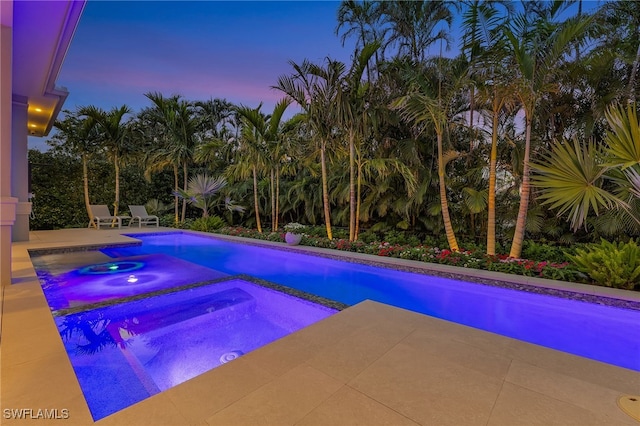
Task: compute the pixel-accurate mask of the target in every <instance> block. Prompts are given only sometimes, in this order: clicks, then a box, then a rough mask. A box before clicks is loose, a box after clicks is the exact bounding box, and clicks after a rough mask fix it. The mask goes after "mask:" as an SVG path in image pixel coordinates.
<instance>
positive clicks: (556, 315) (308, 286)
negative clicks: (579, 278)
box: [103, 233, 640, 371]
mask: <svg viewBox="0 0 640 426" xmlns="http://www.w3.org/2000/svg"><path fill="white" fill-rule="evenodd" d="M131 236H132V237H135V238H137V239H140V240H142V242H143V243H142V245H140V246H134V247H130V248H116V249H107V250H103V252H104V253H105V254H108V255H111V256H136V255H144V254H160V253H161V254H166V255H169V256H173V257H176V258H180V259H182V260H185V261H188V262H192V263H196V264H199V265H201V266H205V267H208V268H210V269H212V270H215V271H218V272H220V273H224V274H228V275H236V274H248V275H251V276H254V277H258V278H262V279H265V280H268V281H271V282H275V283H278V284H282V285H284V286H288V287H291V288H294V289H298V290H301V291H304V292H307V293H310V294H315V295H318V296H322V297H324V298H327V299H330V300H335V301H339V302H342V303H345V304H347V305H353V304H356V303H358V302H361V301H363V300H366V299H371V300H375V301H378V302H382V303H386V304H389V305H393V306H397V307H401V308H405V309H409V310H412V311H416V312H420V313H423V314H426V315H431V316H434V317H437V318H441V319H445V320H449V321H453V322H456V323H459V324H464V325H468V326H471V327H475V328H478V329H482V330H486V331H490V332H493V333H497V334H501V335H503V336H507V337H512V338H515V339H519V340H522V341H525V342H529V343H534V344H538V345H542V346H545V347H548V348H552V349H557V350H560V351H564V352H568V353H571V354H575V355H579V356H583V357H586V358H590V359H594V360H597V361H602V362H605V363H609V364H613V365H616V366H620V367H624V368H629V369H632V370H635V371H640V339H638V336H640V311H635V310H630V309H621V308H615V307H611V306H603V305H597V304H592V303H585V302H581V301H575V300H568V299H563V298H558V297H553V296H548V295H541V294H532V293H525V292H521V291H517V290H512V289H506V288H500V287H492V286H487V285H482V284H475V283H469V282H464V281H458V280H452V279H446V278H440V277H434V276H429V275H423V274H417V273H410V272H402V271H396V270H391V269H387V268H378V267H373V266H369V265H364V264H357V263H350V262H345V261H339V260H334V259H328V258H322V257H317V256H311V255H305V254H301V253H294V252H291V251H285V250H274V249H269V248H265V247H260V246H253V245H246V244H239V243H235V242H229V241H225V240H220V239H215V238H207V237H202V236H198V235H195V234H188V233H167V234H163V235H157V234H156V235H131Z"/></svg>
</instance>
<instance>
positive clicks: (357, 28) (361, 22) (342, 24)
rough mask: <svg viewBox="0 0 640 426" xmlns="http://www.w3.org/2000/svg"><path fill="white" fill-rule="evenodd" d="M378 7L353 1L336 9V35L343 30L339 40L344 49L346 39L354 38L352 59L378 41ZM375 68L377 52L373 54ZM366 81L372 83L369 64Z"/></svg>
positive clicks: (368, 1)
mask: <svg viewBox="0 0 640 426" xmlns="http://www.w3.org/2000/svg"><path fill="white" fill-rule="evenodd" d="M379 9H380V7H379V5H378V3H377V2H375V1H371V0H364V1H362V2H360V1H355V0H344V1H342V3H340V7H339V8H338V25H337V26H336V35H339V33H340V30H342V29H344V32H343V33H342V36H341V37H340V40H341V41H342V46H343V47H344V45H345V42H346V40H347V38H348V37H350V36H355V38H356V45H355V52H354V57H357V56H358V55H359V53H358V52H360V51H362V49H364V47H365V46H366V45H367V44H371V43H373V42H376V41H379V39H380V36H381V35H380V34H378V32H379V29H378V28H377V24H378V22H377V21H378V20H379V18H380V14H379V13H378V10H379ZM375 56H376V62H375V63H376V66H377V64H379V63H380V60H379V58H378V51H377V50H376V52H375ZM366 69H367V77H368V81H373V76H372V74H371V67H370V64H369V62H367V64H366Z"/></svg>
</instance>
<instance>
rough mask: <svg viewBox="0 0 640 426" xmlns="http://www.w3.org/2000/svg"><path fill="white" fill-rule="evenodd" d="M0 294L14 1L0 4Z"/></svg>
mask: <svg viewBox="0 0 640 426" xmlns="http://www.w3.org/2000/svg"><path fill="white" fill-rule="evenodd" d="M0 24H1V26H0V294H2V287H4V286H5V285H9V284H11V228H12V226H13V223H14V221H15V217H16V206H17V203H18V200H17V199H16V198H13V197H12V196H11V127H12V105H11V103H12V99H11V92H12V78H11V77H12V71H11V61H12V59H11V55H12V45H13V1H11V0H9V1H0Z"/></svg>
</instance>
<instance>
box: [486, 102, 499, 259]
mask: <svg viewBox="0 0 640 426" xmlns="http://www.w3.org/2000/svg"><path fill="white" fill-rule="evenodd" d="M497 104H498V100H497V98H494V100H493V118H492V124H491V125H492V129H491V155H490V156H489V196H488V202H487V254H488V255H490V256H493V255H495V254H496V165H497V162H498V105H497Z"/></svg>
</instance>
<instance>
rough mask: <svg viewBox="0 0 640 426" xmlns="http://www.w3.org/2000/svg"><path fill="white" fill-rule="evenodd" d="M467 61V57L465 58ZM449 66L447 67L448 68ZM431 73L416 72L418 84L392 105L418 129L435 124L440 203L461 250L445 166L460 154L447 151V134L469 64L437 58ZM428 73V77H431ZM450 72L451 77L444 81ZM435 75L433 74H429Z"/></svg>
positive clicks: (450, 235)
mask: <svg viewBox="0 0 640 426" xmlns="http://www.w3.org/2000/svg"><path fill="white" fill-rule="evenodd" d="M465 63H466V61H465ZM444 70H446V71H444ZM427 71H430V72H429V73H424V74H422V75H418V76H416V77H415V78H414V79H413V81H414V87H413V88H412V90H411V91H410V92H409V93H408V94H407V95H405V96H402V97H400V98H398V99H396V100H395V101H394V102H393V103H392V104H391V107H392V108H394V109H397V110H399V111H400V112H401V115H402V117H403V118H404V119H405V120H407V121H408V122H410V123H413V127H414V129H416V130H418V131H422V127H423V124H424V123H430V124H431V125H433V130H434V131H435V133H436V140H437V158H438V181H439V186H440V207H441V213H442V219H443V222H444V227H445V233H446V236H447V241H448V243H449V248H450V249H451V250H452V251H458V250H459V247H458V242H457V239H456V236H455V232H454V230H453V226H452V223H451V217H450V215H449V205H448V201H447V186H446V180H445V166H446V164H447V162H448V161H451V160H452V159H454V158H456V157H457V156H458V153H457V152H455V151H451V150H450V151H447V152H445V151H444V143H443V139H444V134H445V131H446V129H447V127H448V125H449V123H450V122H451V121H452V118H453V117H454V116H455V115H456V113H457V112H458V111H456V110H455V98H456V96H457V95H458V94H459V93H460V90H461V88H462V87H463V85H464V83H465V78H466V72H467V70H466V66H464V63H463V62H462V61H460V60H457V61H456V60H449V59H444V58H440V59H436V63H432V64H431V68H430V69H429V68H427ZM427 75H428V77H427ZM445 75H447V76H448V78H449V79H450V80H449V81H446V82H445V81H442V80H443V79H444V76H445ZM429 77H431V78H429Z"/></svg>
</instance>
